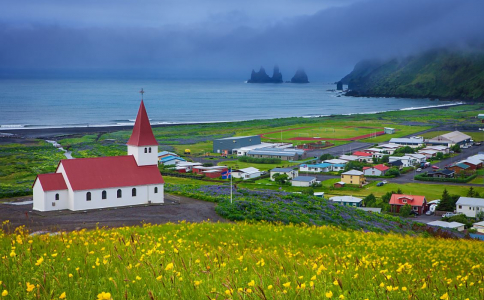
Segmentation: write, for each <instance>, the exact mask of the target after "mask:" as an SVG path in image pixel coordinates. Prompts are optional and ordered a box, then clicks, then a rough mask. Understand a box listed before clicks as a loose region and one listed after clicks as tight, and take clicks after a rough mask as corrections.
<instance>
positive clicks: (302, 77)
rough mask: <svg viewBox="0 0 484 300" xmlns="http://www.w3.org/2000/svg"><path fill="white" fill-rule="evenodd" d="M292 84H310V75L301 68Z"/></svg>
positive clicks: (293, 78) (292, 79)
mask: <svg viewBox="0 0 484 300" xmlns="http://www.w3.org/2000/svg"><path fill="white" fill-rule="evenodd" d="M291 83H309V80H308V75H307V74H306V72H304V69H303V68H299V69H298V70H297V71H296V74H295V75H294V77H292V78H291Z"/></svg>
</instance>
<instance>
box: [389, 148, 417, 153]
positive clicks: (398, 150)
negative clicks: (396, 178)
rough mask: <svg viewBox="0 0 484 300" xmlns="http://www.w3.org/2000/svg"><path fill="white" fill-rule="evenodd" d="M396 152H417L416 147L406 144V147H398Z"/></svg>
mask: <svg viewBox="0 0 484 300" xmlns="http://www.w3.org/2000/svg"><path fill="white" fill-rule="evenodd" d="M395 153H415V149H413V148H412V147H410V146H405V147H401V148H398V149H397V150H395V152H394V154H395Z"/></svg>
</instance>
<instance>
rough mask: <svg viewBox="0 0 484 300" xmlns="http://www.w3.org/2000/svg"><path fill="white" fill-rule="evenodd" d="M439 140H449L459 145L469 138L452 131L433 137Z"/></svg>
mask: <svg viewBox="0 0 484 300" xmlns="http://www.w3.org/2000/svg"><path fill="white" fill-rule="evenodd" d="M439 138H443V139H447V140H450V141H452V142H454V143H459V142H462V141H465V140H470V139H471V137H470V136H468V135H467V134H465V133H462V132H460V131H452V132H449V133H446V134H442V135H440V136H438V137H435V138H434V139H439Z"/></svg>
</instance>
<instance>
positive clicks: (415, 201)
mask: <svg viewBox="0 0 484 300" xmlns="http://www.w3.org/2000/svg"><path fill="white" fill-rule="evenodd" d="M406 204H408V205H410V206H412V210H413V211H415V212H417V213H418V214H419V215H421V214H423V213H425V212H426V211H427V199H426V198H425V196H416V195H402V194H393V195H392V197H391V198H390V207H391V211H392V212H394V213H398V212H400V208H401V207H402V206H404V205H406Z"/></svg>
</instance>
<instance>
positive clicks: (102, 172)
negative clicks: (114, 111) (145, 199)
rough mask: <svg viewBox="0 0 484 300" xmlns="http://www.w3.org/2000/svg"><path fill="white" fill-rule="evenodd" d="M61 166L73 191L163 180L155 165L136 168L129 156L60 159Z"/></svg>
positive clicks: (136, 165) (144, 183)
mask: <svg viewBox="0 0 484 300" xmlns="http://www.w3.org/2000/svg"><path fill="white" fill-rule="evenodd" d="M61 165H62V166H63V167H64V170H65V172H66V175H67V179H68V180H69V183H70V184H71V187H72V189H73V190H74V191H79V190H93V189H104V188H114V187H125V186H138V185H149V184H161V183H164V181H163V177H162V176H161V174H160V171H159V170H158V166H156V165H152V166H141V167H138V164H137V163H136V160H135V159H134V157H133V156H132V155H125V156H108V157H95V158H78V159H63V160H61V162H60V163H59V167H60V166H61ZM59 167H58V168H59Z"/></svg>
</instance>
